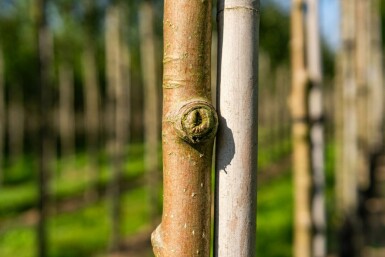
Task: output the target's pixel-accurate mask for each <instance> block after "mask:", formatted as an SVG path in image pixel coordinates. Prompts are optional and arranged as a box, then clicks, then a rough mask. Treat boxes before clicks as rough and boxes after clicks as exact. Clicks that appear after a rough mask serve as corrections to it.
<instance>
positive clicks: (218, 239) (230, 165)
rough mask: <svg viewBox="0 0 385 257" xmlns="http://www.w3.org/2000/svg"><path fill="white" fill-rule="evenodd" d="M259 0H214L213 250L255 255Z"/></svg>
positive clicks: (222, 256)
mask: <svg viewBox="0 0 385 257" xmlns="http://www.w3.org/2000/svg"><path fill="white" fill-rule="evenodd" d="M259 15H260V9H259V1H255V0H246V1H245V0H242V1H239V0H230V1H228V0H227V1H224V0H220V1H218V21H219V23H218V27H219V37H218V43H219V47H218V88H217V106H218V113H219V119H220V125H219V129H218V137H217V145H216V190H215V239H214V241H215V242H214V256H221V257H224V256H228V257H230V256H239V257H246V256H249V257H251V256H255V249H256V206H257V188H256V186H257V141H258V108H257V103H258V40H259Z"/></svg>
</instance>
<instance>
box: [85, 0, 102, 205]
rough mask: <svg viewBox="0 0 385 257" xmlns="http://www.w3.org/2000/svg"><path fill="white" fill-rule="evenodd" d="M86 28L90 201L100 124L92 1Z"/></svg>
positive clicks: (87, 5)
mask: <svg viewBox="0 0 385 257" xmlns="http://www.w3.org/2000/svg"><path fill="white" fill-rule="evenodd" d="M84 7H85V24H84V25H85V28H84V32H85V34H84V46H83V47H84V48H83V56H82V66H83V76H84V103H85V119H84V121H85V128H86V141H87V151H88V162H89V163H88V171H87V175H88V180H89V181H90V188H89V190H88V191H87V192H86V197H87V198H89V199H92V198H95V197H96V196H97V191H96V183H97V179H98V176H99V167H98V160H97V152H98V144H99V132H100V129H99V126H100V124H99V122H100V117H99V114H100V92H99V79H98V70H97V65H96V60H95V58H96V45H95V40H94V39H93V36H94V34H95V33H94V32H95V30H96V29H95V26H96V25H95V17H96V7H95V3H94V1H92V0H84Z"/></svg>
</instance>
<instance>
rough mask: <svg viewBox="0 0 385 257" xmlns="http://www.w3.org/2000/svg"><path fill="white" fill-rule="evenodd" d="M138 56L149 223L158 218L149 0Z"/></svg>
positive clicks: (145, 5)
mask: <svg viewBox="0 0 385 257" xmlns="http://www.w3.org/2000/svg"><path fill="white" fill-rule="evenodd" d="M139 18H140V19H139V31H140V57H141V65H142V75H143V84H144V106H145V107H144V109H145V111H144V116H145V136H144V137H145V142H146V143H145V145H146V146H145V163H146V170H147V183H148V184H147V186H148V195H149V206H150V218H151V221H152V223H154V222H156V219H157V218H158V217H159V211H158V208H159V204H158V195H159V180H160V179H159V178H160V172H159V161H158V156H159V154H158V151H159V147H158V145H159V124H160V118H159V114H160V113H159V111H158V110H159V107H160V105H159V102H158V99H159V98H158V92H159V90H158V86H159V85H158V79H157V74H158V73H157V69H156V56H155V51H156V50H155V35H154V24H153V22H154V9H153V4H152V2H151V0H143V1H142V3H141V5H140V15H139Z"/></svg>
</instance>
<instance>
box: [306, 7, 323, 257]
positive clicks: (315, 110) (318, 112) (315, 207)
mask: <svg viewBox="0 0 385 257" xmlns="http://www.w3.org/2000/svg"><path fill="white" fill-rule="evenodd" d="M306 3H307V16H306V25H307V26H306V32H307V33H306V34H307V65H308V67H307V69H308V75H309V83H310V88H309V96H308V101H309V117H310V131H309V132H310V144H311V171H312V187H313V188H312V196H311V197H312V199H311V212H312V213H311V214H312V226H313V235H312V256H313V257H324V256H326V217H325V215H326V210H325V196H324V188H325V175H324V173H325V172H324V126H323V102H322V68H321V48H320V32H319V30H320V29H319V15H318V6H319V2H318V0H307V2H306Z"/></svg>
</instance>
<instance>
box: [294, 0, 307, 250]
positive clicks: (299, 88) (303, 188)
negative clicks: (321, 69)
mask: <svg viewBox="0 0 385 257" xmlns="http://www.w3.org/2000/svg"><path fill="white" fill-rule="evenodd" d="M303 4H304V0H294V1H293V2H292V9H291V36H292V39H291V54H292V57H291V61H292V91H291V99H290V107H291V112H292V119H293V121H292V137H293V172H294V248H293V249H294V256H295V257H310V256H311V242H312V236H311V235H312V233H311V226H312V225H311V224H312V222H311V197H310V195H311V189H312V188H311V185H312V181H311V161H310V142H309V129H310V126H309V112H308V94H307V91H308V83H307V82H308V81H307V80H308V74H307V71H306V67H305V38H304V36H305V33H304V32H305V31H304V13H303Z"/></svg>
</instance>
